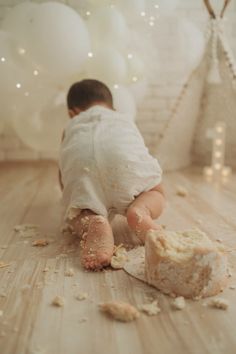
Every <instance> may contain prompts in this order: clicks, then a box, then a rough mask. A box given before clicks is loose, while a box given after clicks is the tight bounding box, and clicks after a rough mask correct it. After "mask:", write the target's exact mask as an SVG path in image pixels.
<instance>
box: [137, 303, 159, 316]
mask: <svg viewBox="0 0 236 354" xmlns="http://www.w3.org/2000/svg"><path fill="white" fill-rule="evenodd" d="M139 310H140V311H142V312H145V313H146V314H147V315H149V316H154V315H157V314H158V313H159V312H161V309H160V307H159V306H158V300H154V301H153V302H151V303H148V304H143V305H140V306H139Z"/></svg>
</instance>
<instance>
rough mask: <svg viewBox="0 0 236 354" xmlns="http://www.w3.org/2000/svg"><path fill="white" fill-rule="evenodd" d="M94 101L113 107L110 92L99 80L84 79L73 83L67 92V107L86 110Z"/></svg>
mask: <svg viewBox="0 0 236 354" xmlns="http://www.w3.org/2000/svg"><path fill="white" fill-rule="evenodd" d="M94 103H105V104H106V105H107V106H108V107H109V108H113V99H112V94H111V91H110V90H109V88H108V87H107V86H106V85H105V84H103V83H102V82H101V81H98V80H92V79H85V80H82V81H79V82H76V83H74V84H73V85H72V86H71V87H70V89H69V91H68V94H67V106H68V109H73V108H76V107H77V108H80V109H81V110H86V109H87V108H89V107H90V106H91V105H92V104H94Z"/></svg>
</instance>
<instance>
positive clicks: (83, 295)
mask: <svg viewBox="0 0 236 354" xmlns="http://www.w3.org/2000/svg"><path fill="white" fill-rule="evenodd" d="M75 298H76V300H79V301H81V300H86V299H87V298H88V293H79V294H77V295H76V296H75Z"/></svg>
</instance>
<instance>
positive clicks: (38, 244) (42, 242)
mask: <svg viewBox="0 0 236 354" xmlns="http://www.w3.org/2000/svg"><path fill="white" fill-rule="evenodd" d="M48 244H49V242H48V241H47V240H45V239H39V240H35V241H33V242H32V246H36V247H44V246H47V245H48Z"/></svg>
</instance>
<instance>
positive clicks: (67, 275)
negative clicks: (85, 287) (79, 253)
mask: <svg viewBox="0 0 236 354" xmlns="http://www.w3.org/2000/svg"><path fill="white" fill-rule="evenodd" d="M64 274H65V276H66V277H73V276H74V275H75V271H74V269H73V268H69V269H67V270H66V271H65V273H64Z"/></svg>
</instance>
